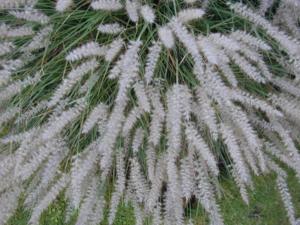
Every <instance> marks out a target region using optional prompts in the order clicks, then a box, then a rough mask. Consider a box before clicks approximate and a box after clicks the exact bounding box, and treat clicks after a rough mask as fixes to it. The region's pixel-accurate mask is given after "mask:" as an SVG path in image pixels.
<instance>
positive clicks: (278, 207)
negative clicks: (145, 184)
mask: <svg viewBox="0 0 300 225" xmlns="http://www.w3.org/2000/svg"><path fill="white" fill-rule="evenodd" d="M288 184H289V189H290V192H291V195H292V197H293V203H294V206H295V210H296V216H297V217H299V216H300V192H299V190H300V184H299V182H298V181H297V178H296V177H295V175H294V174H293V173H292V172H290V173H289V177H288ZM221 186H222V187H221V192H222V196H223V197H222V201H219V204H220V206H221V211H222V215H223V216H224V220H225V224H228V225H285V224H287V225H288V224H289V222H288V218H287V216H286V212H285V210H284V208H283V203H282V202H281V198H280V196H279V193H278V191H277V189H276V184H275V176H274V175H267V176H261V177H255V178H254V189H253V190H249V197H250V204H249V205H246V204H245V203H244V202H243V201H242V199H241V197H240V194H239V191H238V190H237V188H236V185H235V184H234V182H233V181H232V179H229V178H226V179H223V181H221ZM65 210H66V203H65V201H64V198H63V197H61V198H60V199H58V200H56V201H55V202H54V203H53V204H52V205H51V206H50V207H49V208H48V210H47V211H46V212H44V214H43V216H42V218H41V225H65V224H66V225H72V224H74V220H73V221H72V220H71V222H69V223H65V222H64V217H65ZM186 211H187V215H188V216H187V217H192V218H194V221H195V223H194V224H195V225H205V224H208V220H207V217H206V215H205V212H204V210H203V209H202V208H201V207H200V206H199V207H193V208H191V209H187V210H186ZM29 217H30V212H28V211H25V210H24V209H22V208H19V209H18V211H17V213H16V214H15V215H14V216H13V217H12V218H11V220H10V221H9V223H8V225H26V224H27V222H28V220H29ZM106 224H107V221H104V222H103V223H101V225H106ZM114 224H115V225H133V224H135V219H134V215H133V210H132V208H131V207H129V206H126V205H125V204H124V203H122V204H121V205H120V207H119V211H118V213H117V217H116V220H115V223H114ZM145 224H148V223H147V222H145Z"/></svg>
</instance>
